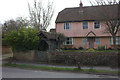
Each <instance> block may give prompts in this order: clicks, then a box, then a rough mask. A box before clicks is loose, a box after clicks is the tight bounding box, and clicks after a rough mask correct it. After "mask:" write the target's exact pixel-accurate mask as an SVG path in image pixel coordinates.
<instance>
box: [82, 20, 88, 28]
mask: <svg viewBox="0 0 120 80" xmlns="http://www.w3.org/2000/svg"><path fill="white" fill-rule="evenodd" d="M84 23H87V25H86V24H84ZM82 25H83V29H88V21H83V22H82ZM84 27H87V28H84Z"/></svg>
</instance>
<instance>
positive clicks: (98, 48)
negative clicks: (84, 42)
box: [97, 46, 105, 50]
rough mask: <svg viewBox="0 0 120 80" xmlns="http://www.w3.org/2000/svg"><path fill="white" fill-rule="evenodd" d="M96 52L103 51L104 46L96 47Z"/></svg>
mask: <svg viewBox="0 0 120 80" xmlns="http://www.w3.org/2000/svg"><path fill="white" fill-rule="evenodd" d="M97 50H105V46H98V47H97Z"/></svg>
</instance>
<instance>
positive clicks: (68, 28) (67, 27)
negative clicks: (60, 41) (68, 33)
mask: <svg viewBox="0 0 120 80" xmlns="http://www.w3.org/2000/svg"><path fill="white" fill-rule="evenodd" d="M70 29H72V26H71V23H64V30H70Z"/></svg>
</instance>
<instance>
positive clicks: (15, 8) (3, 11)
mask: <svg viewBox="0 0 120 80" xmlns="http://www.w3.org/2000/svg"><path fill="white" fill-rule="evenodd" d="M40 1H48V0H40ZM49 1H53V2H54V6H55V13H54V16H53V20H52V22H51V23H52V24H51V25H50V27H49V29H50V28H55V19H56V17H57V15H58V12H60V11H61V10H63V9H64V8H69V7H78V6H79V3H80V0H49ZM28 2H29V3H30V4H32V3H33V2H34V0H0V22H1V23H3V22H4V21H6V20H9V19H15V18H16V17H28ZM82 2H83V6H90V3H89V0H82ZM43 5H44V4H43Z"/></svg>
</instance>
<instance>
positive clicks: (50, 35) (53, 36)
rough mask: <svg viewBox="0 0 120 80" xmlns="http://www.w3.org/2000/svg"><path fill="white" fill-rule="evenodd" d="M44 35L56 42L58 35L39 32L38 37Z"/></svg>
mask: <svg viewBox="0 0 120 80" xmlns="http://www.w3.org/2000/svg"><path fill="white" fill-rule="evenodd" d="M41 35H44V37H46V38H47V39H54V40H56V39H57V38H58V36H59V35H58V34H56V33H51V32H46V31H40V32H39V34H38V36H41Z"/></svg>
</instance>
